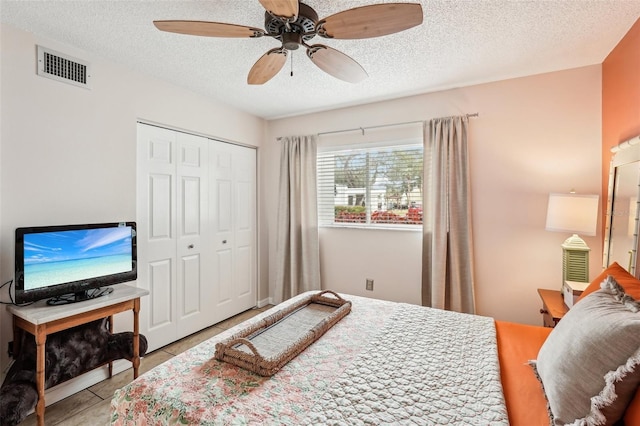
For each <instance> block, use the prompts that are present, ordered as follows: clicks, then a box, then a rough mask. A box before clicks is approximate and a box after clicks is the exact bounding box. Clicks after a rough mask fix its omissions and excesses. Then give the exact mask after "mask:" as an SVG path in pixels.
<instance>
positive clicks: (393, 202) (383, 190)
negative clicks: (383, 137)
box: [318, 143, 423, 227]
mask: <svg viewBox="0 0 640 426" xmlns="http://www.w3.org/2000/svg"><path fill="white" fill-rule="evenodd" d="M422 156H423V147H422V144H421V143H413V144H389V143H386V144H385V145H380V144H376V145H369V146H363V147H358V148H357V149H345V148H339V149H336V148H332V149H331V150H324V151H323V150H319V151H318V219H319V224H320V225H321V226H322V225H325V226H326V225H350V226H370V227H380V226H384V227H390V226H393V227H395V226H398V227H409V226H414V227H415V226H418V225H422V199H423V193H422V179H423V172H422V168H423V165H422V164H423V163H422Z"/></svg>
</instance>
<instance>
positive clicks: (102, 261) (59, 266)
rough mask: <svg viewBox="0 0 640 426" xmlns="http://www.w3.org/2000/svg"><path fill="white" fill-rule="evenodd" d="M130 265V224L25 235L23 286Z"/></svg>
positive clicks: (76, 278) (81, 277) (86, 276)
mask: <svg viewBox="0 0 640 426" xmlns="http://www.w3.org/2000/svg"><path fill="white" fill-rule="evenodd" d="M131 269H132V254H131V227H128V226H125V227H117V228H99V229H83V230H73V231H62V232H43V233H35V234H25V235H24V289H25V290H33V289H36V288H40V287H43V286H49V285H55V284H62V283H67V282H73V281H82V280H87V279H91V278H96V277H102V276H105V275H110V274H117V273H122V272H129V271H131Z"/></svg>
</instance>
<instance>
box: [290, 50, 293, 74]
mask: <svg viewBox="0 0 640 426" xmlns="http://www.w3.org/2000/svg"><path fill="white" fill-rule="evenodd" d="M290 63H291V77H293V53H291V61H290Z"/></svg>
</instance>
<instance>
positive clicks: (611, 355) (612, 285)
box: [531, 276, 640, 425]
mask: <svg viewBox="0 0 640 426" xmlns="http://www.w3.org/2000/svg"><path fill="white" fill-rule="evenodd" d="M639 311H640V302H638V301H636V300H634V299H633V298H631V297H630V296H628V295H626V294H625V293H624V290H623V289H622V287H621V286H620V285H619V284H618V283H617V282H616V281H615V279H614V278H613V277H612V276H609V277H607V279H606V280H605V281H604V282H603V283H602V285H601V290H598V291H595V292H593V293H592V294H590V295H588V296H587V297H585V298H584V299H582V300H581V301H580V302H579V303H577V304H576V305H575V306H574V307H573V308H571V310H569V312H567V314H566V315H565V316H564V318H562V320H561V321H560V322H559V323H558V325H557V326H556V327H555V328H554V329H553V331H552V332H551V334H550V335H549V337H548V338H547V340H546V341H545V342H544V344H543V345H542V347H541V348H540V352H539V353H538V359H537V360H536V361H531V364H532V366H533V367H534V370H535V371H536V374H537V376H538V379H539V380H540V381H541V383H542V387H543V390H544V393H545V397H546V398H547V404H548V410H549V417H550V420H551V424H552V425H566V424H573V425H611V424H613V423H615V422H616V421H618V420H619V419H620V418H622V416H623V415H624V411H625V409H626V407H627V405H628V404H629V402H630V401H631V399H632V398H633V396H634V393H635V390H636V389H637V388H638V384H639V383H640V312H639Z"/></svg>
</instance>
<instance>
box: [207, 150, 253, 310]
mask: <svg viewBox="0 0 640 426" xmlns="http://www.w3.org/2000/svg"><path fill="white" fill-rule="evenodd" d="M210 149H211V152H210V158H211V163H210V164H211V167H210V170H211V172H212V174H213V176H212V182H211V185H210V197H209V198H210V200H211V210H210V218H211V225H212V227H213V238H212V243H211V246H212V250H213V252H214V255H213V258H212V265H213V272H214V276H213V279H214V282H215V289H214V291H215V297H214V299H215V300H216V304H215V311H216V315H217V316H218V318H219V319H220V320H221V319H225V318H228V317H230V316H232V315H235V314H237V313H238V312H242V311H245V310H247V309H250V308H252V307H253V306H255V304H256V150H255V149H251V148H245V147H241V146H236V145H231V144H227V143H222V142H215V141H214V142H212V145H211V146H210Z"/></svg>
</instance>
